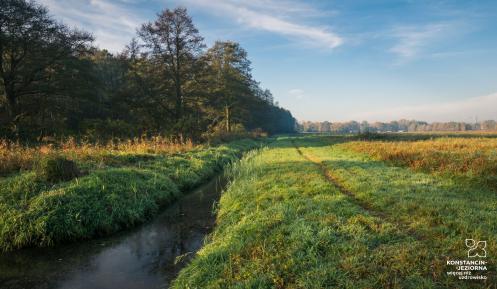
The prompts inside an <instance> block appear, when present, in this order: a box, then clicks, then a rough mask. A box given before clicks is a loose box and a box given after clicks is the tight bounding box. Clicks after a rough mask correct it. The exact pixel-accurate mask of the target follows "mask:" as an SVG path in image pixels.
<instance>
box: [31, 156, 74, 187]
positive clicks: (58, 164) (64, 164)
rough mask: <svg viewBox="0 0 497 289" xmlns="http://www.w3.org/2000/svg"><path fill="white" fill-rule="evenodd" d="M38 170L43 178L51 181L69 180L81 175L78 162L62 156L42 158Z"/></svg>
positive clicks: (38, 173)
mask: <svg viewBox="0 0 497 289" xmlns="http://www.w3.org/2000/svg"><path fill="white" fill-rule="evenodd" d="M36 171H37V175H38V176H39V177H40V178H41V179H43V180H44V181H47V182H51V183H57V182H62V181H69V180H72V179H74V178H76V177H78V176H80V175H81V172H80V170H79V169H78V166H77V165H76V163H75V162H74V161H72V160H69V159H66V158H65V157H62V156H47V157H44V158H42V159H41V161H40V163H39V165H38V167H37V170H36Z"/></svg>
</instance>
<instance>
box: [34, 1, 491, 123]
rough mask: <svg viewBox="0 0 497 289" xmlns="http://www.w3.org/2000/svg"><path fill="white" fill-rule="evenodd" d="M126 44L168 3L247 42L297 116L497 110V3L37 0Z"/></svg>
mask: <svg viewBox="0 0 497 289" xmlns="http://www.w3.org/2000/svg"><path fill="white" fill-rule="evenodd" d="M40 2H41V3H43V4H44V5H46V6H47V7H48V8H49V9H50V12H51V14H52V15H54V17H56V18H57V19H60V20H62V21H64V22H65V23H67V24H68V25H70V26H77V27H81V28H83V29H85V30H88V31H90V32H92V33H93V34H94V35H95V37H96V44H98V46H100V47H101V48H106V49H108V50H110V51H119V50H121V49H122V47H124V45H126V43H128V42H129V40H130V39H131V38H132V37H133V36H135V31H136V29H137V28H138V27H139V26H140V24H141V23H144V22H147V21H151V20H153V19H154V17H155V14H156V13H157V12H159V11H160V10H162V9H164V8H174V7H176V6H178V5H180V6H184V7H186V8H188V10H189V11H190V14H191V15H192V17H193V19H194V22H195V24H196V25H197V27H198V29H199V30H200V32H201V34H202V35H203V36H204V37H205V40H206V43H207V45H210V44H212V43H213V42H214V41H215V40H233V41H237V42H240V43H241V45H242V46H243V47H244V48H245V49H246V50H247V51H248V53H249V58H250V59H251V61H252V63H253V75H254V78H255V79H257V80H258V81H260V82H261V84H262V86H263V87H265V88H269V89H270V90H271V91H272V92H273V94H274V96H275V98H276V100H277V101H279V103H280V105H281V106H283V107H286V108H288V109H290V110H291V111H292V113H293V114H294V115H295V116H296V117H297V119H299V120H315V121H318V120H319V121H323V120H329V121H345V120H352V119H354V120H358V121H361V120H369V121H377V120H379V121H387V120H394V119H400V118H409V119H413V118H414V119H421V120H427V121H448V120H457V121H474V120H475V118H478V119H479V120H482V119H497V1H495V0H491V1H485V0H481V1H470V0H468V1H443V0H440V1H437V0H432V1H428V0H426V1H424V0H406V1H390V0H375V1H370V0H342V1H338V0H335V1H317V0H311V1H303V0H250V1H236V0H172V1H164V0H152V1H144V0H41V1H40Z"/></svg>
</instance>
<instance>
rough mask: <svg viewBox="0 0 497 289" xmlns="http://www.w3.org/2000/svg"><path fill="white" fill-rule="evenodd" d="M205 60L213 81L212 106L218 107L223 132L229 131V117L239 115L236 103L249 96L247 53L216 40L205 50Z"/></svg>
mask: <svg viewBox="0 0 497 289" xmlns="http://www.w3.org/2000/svg"><path fill="white" fill-rule="evenodd" d="M206 59H207V62H208V63H209V66H210V68H211V75H212V77H213V79H214V81H213V83H214V87H215V89H214V97H215V105H216V106H218V107H219V108H221V111H222V114H223V118H224V123H225V124H224V127H225V129H226V131H227V132H231V128H232V123H233V119H234V118H235V117H234V115H233V114H234V113H235V112H239V113H240V109H241V108H242V106H241V105H240V104H241V103H242V102H243V101H244V100H246V99H247V98H249V97H251V96H253V95H252V91H251V84H252V76H251V74H250V71H251V68H250V61H249V60H248V58H247V52H246V51H245V50H244V49H243V48H242V47H241V46H240V45H239V44H238V43H236V42H231V41H227V42H220V41H217V42H216V43H215V44H214V46H213V47H212V48H210V49H209V50H208V51H207V54H206Z"/></svg>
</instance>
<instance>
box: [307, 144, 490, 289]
mask: <svg viewBox="0 0 497 289" xmlns="http://www.w3.org/2000/svg"><path fill="white" fill-rule="evenodd" d="M314 141H315V140H312V142H314ZM322 141H326V140H322ZM327 141H328V142H329V141H330V140H329V139H328V140H327ZM301 145H303V146H307V147H306V148H304V149H302V150H300V151H301V153H302V154H303V155H304V156H305V157H307V158H308V159H309V160H311V161H313V162H314V163H316V164H318V165H319V166H320V167H321V169H322V170H323V173H324V174H325V175H326V176H327V178H328V179H329V180H330V181H331V182H333V183H334V184H335V185H336V186H337V187H339V188H340V189H341V191H342V192H344V193H346V194H348V195H350V196H351V197H353V198H354V199H355V200H356V202H357V203H358V204H359V205H360V206H361V207H362V208H364V209H366V210H369V211H370V212H372V213H373V214H375V215H376V216H379V217H381V218H384V219H385V220H388V221H391V222H394V223H395V224H397V226H398V227H399V228H401V229H402V230H404V231H406V232H408V233H409V234H411V235H412V236H414V237H415V238H416V239H418V240H420V241H421V242H424V243H426V244H427V246H430V247H431V250H430V254H431V255H432V257H431V258H432V259H433V263H432V264H431V266H432V268H433V272H434V273H435V272H436V274H443V273H444V272H445V271H447V268H446V266H444V264H445V263H446V261H447V260H450V259H452V260H454V259H455V260H457V259H464V258H465V257H466V252H467V248H466V247H465V244H464V241H465V239H466V238H473V239H476V240H486V241H487V251H489V252H495V251H496V250H495V249H496V248H497V245H496V239H497V219H496V218H495V216H496V215H495V214H496V213H497V202H496V199H497V198H496V196H495V193H494V192H492V191H491V190H489V189H485V188H482V187H475V186H471V185H470V184H468V183H459V182H457V181H454V180H451V179H447V178H443V177H436V176H432V175H430V174H424V173H414V172H413V171H411V170H409V169H407V168H400V167H392V166H387V165H386V164H385V163H383V162H378V161H374V160H372V159H371V158H369V157H368V156H365V155H362V154H359V153H356V152H351V151H350V150H348V149H347V148H346V145H342V144H337V143H335V142H334V141H333V140H332V141H331V143H330V145H328V146H319V147H316V146H312V145H311V146H309V142H308V141H306V140H305V138H304V139H303V140H301ZM486 260H487V261H489V263H490V266H489V273H488V274H487V276H488V277H489V280H488V281H487V283H486V284H487V285H484V286H488V287H491V286H494V287H495V286H496V282H497V280H496V273H495V270H496V266H495V264H496V261H497V258H496V257H495V256H489V257H488V258H487V259H486ZM478 282H481V281H478ZM474 285H476V284H474ZM481 285H482V284H481V283H480V286H481Z"/></svg>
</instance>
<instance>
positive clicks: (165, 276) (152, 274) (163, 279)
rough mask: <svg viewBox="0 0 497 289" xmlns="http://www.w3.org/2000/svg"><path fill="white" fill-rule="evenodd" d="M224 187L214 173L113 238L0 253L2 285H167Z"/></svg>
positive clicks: (12, 288)
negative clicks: (131, 228)
mask: <svg viewBox="0 0 497 289" xmlns="http://www.w3.org/2000/svg"><path fill="white" fill-rule="evenodd" d="M225 185H226V181H225V179H223V178H222V177H216V178H214V179H212V180H211V181H210V182H208V183H206V184H205V185H203V186H201V187H199V188H197V189H196V190H194V191H193V192H191V193H189V194H187V195H185V196H183V197H182V198H181V199H179V200H178V201H177V202H176V203H174V204H173V205H171V206H169V207H167V208H166V209H165V210H164V212H163V213H161V214H160V215H159V216H157V217H156V218H155V219H154V220H153V221H151V222H150V223H147V224H145V225H142V226H140V227H138V228H135V229H133V230H131V231H126V232H123V233H120V234H118V235H115V236H112V237H107V238H99V239H95V240H90V241H82V242H79V243H72V244H65V245H59V246H57V247H55V248H30V249H23V250H18V251H14V252H10V253H6V254H0V288H2V289H4V288H5V289H21V288H22V289H24V288H26V289H31V288H33V289H42V288H43V289H52V288H54V289H55V288H57V289H87V288H91V289H100V288H102V289H105V288H119V289H134V288H147V289H152V288H168V287H169V285H170V282H171V281H172V280H173V279H174V278H175V277H176V275H177V274H178V272H179V270H180V269H181V268H182V267H183V266H184V265H185V264H186V263H187V262H188V260H189V259H190V258H191V257H192V256H193V255H194V253H195V252H196V251H197V250H198V249H199V248H200V247H201V246H202V245H203V240H204V237H205V236H206V234H208V233H209V232H210V231H211V229H212V227H213V226H214V222H215V216H214V214H213V204H214V203H215V202H217V201H218V200H219V196H220V193H221V191H222V189H224V186H225ZM180 255H184V256H185V257H184V258H181V259H182V260H181V261H179V262H176V259H177V258H176V257H177V256H180Z"/></svg>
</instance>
